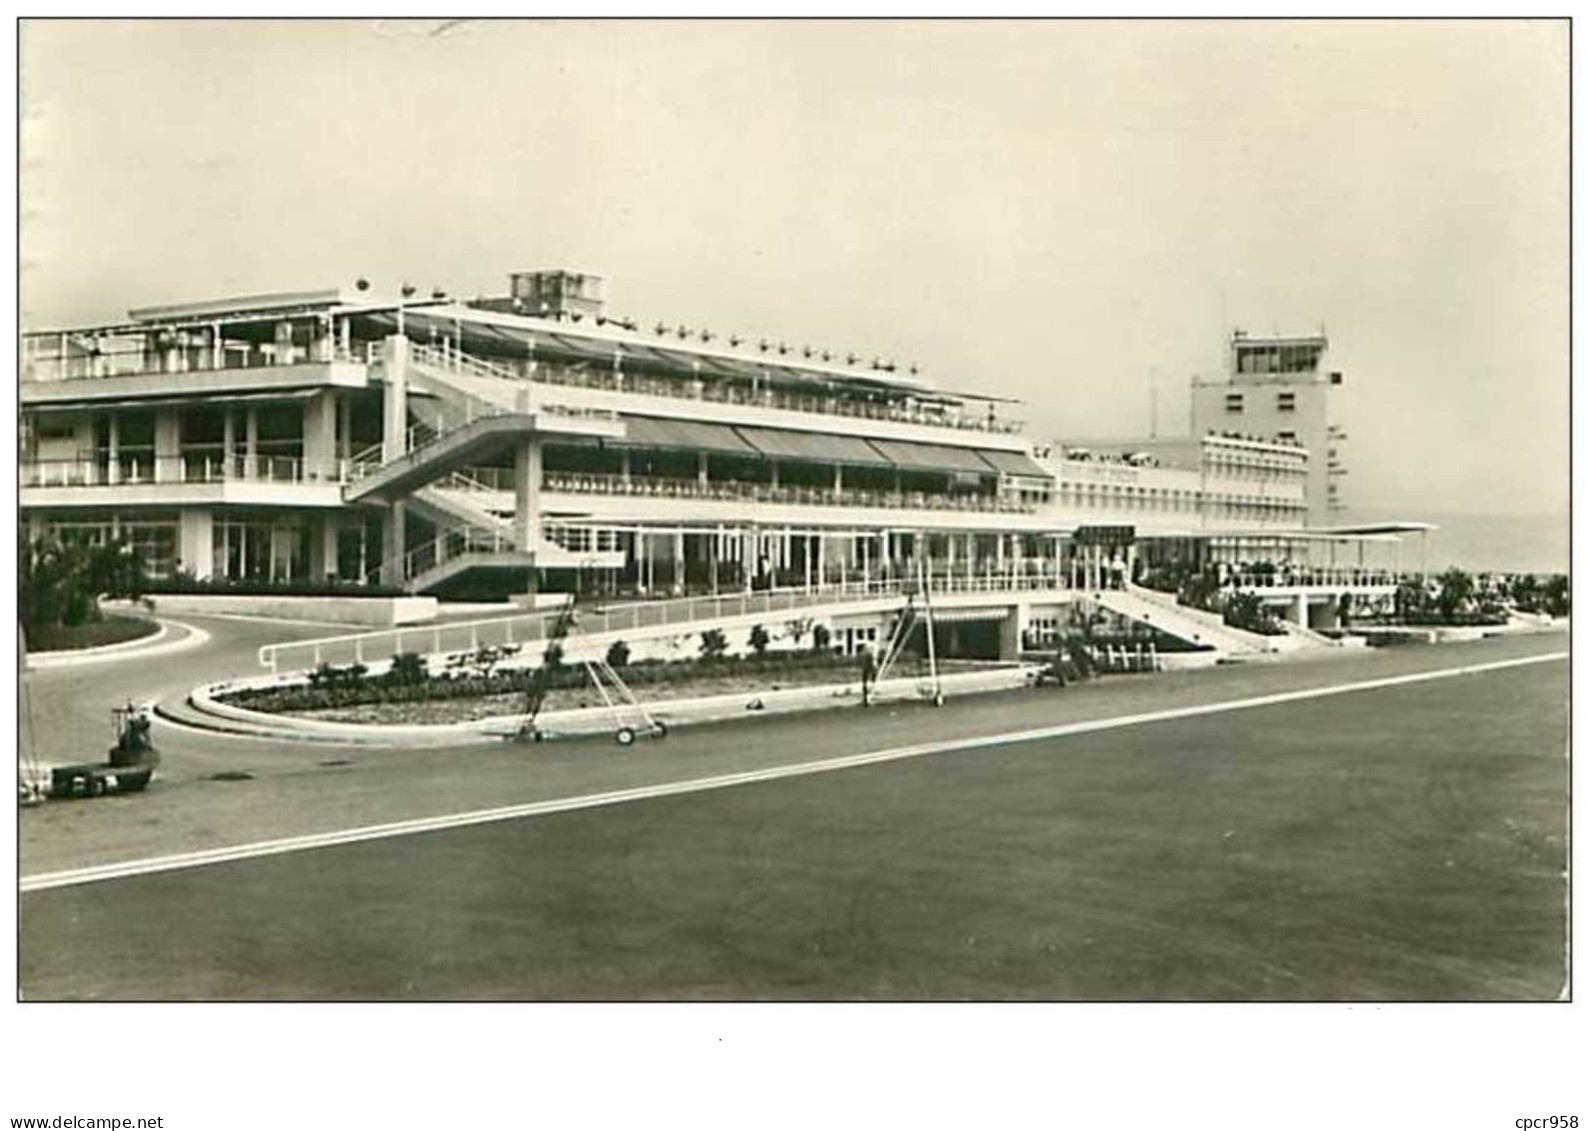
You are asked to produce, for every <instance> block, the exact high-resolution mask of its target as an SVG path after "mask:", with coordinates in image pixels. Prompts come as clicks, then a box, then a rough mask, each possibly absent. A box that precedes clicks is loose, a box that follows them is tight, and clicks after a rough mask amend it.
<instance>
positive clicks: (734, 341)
mask: <svg viewBox="0 0 1589 1131" xmlns="http://www.w3.org/2000/svg"><path fill="white" fill-rule="evenodd" d="M744 340H745V339H744V338H742V337H740V336H739V335H738V334H730V335H728V344H729V345H731V346H737V345H739V343H740V342H742V341H744Z"/></svg>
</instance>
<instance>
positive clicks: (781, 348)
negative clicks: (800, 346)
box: [778, 342, 789, 354]
mask: <svg viewBox="0 0 1589 1131" xmlns="http://www.w3.org/2000/svg"><path fill="white" fill-rule="evenodd" d="M778 352H779V353H781V354H783V353H788V352H789V345H788V343H787V342H779V343H778Z"/></svg>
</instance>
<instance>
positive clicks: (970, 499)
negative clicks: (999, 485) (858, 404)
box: [541, 472, 1037, 514]
mask: <svg viewBox="0 0 1589 1131" xmlns="http://www.w3.org/2000/svg"><path fill="white" fill-rule="evenodd" d="M541 489H542V490H543V491H562V492H568V493H571V494H583V495H638V496H645V497H651V498H666V499H723V500H733V501H748V502H757V503H783V504H789V505H811V506H835V507H882V508H886V509H889V510H931V511H977V512H983V513H999V514H1035V513H1036V511H1037V505H1036V504H1035V503H1029V502H1023V501H1022V500H1020V499H1012V498H1005V497H1001V496H993V495H932V494H927V493H926V492H922V491H861V490H850V489H841V490H833V489H832V488H825V487H785V486H779V487H774V486H772V485H771V484H763V483H744V482H736V481H717V482H706V483H702V482H701V481H700V480H699V479H660V478H650V477H634V476H631V477H630V478H628V479H625V478H624V477H623V476H621V475H608V474H583V473H564V472H552V473H549V474H547V475H545V476H543V477H542V480H541Z"/></svg>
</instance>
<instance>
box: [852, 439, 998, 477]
mask: <svg viewBox="0 0 1589 1131" xmlns="http://www.w3.org/2000/svg"><path fill="white" fill-rule="evenodd" d="M867 443H869V444H871V445H872V447H874V448H876V449H877V450H878V451H880V452H882V453H883V454H884V455H885V456H887V457H888V459H889V462H890V463H892V464H894V466H895V467H898V468H901V469H903V470H906V471H965V472H970V473H972V474H976V475H989V474H991V473H992V472H993V467H992V465H991V464H989V463H988V462H987V461H986V460H983V459H982V458H980V457H979V456H978V455H977V453H976V452H975V451H973V450H971V449H970V448H951V447H948V446H947V445H944V444H915V443H908V442H906V441H904V440H868V441H867Z"/></svg>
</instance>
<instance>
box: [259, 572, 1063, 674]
mask: <svg viewBox="0 0 1589 1131" xmlns="http://www.w3.org/2000/svg"><path fill="white" fill-rule="evenodd" d="M913 585H914V583H913V582H906V581H905V580H904V579H892V580H872V581H868V582H860V581H856V582H841V583H837V584H832V585H825V586H821V585H819V586H812V587H810V588H804V587H801V588H789V589H763V590H752V591H751V592H748V593H744V592H741V593H732V594H723V595H719V596H711V597H680V598H675V599H672V600H663V601H637V602H633V603H628V604H621V605H605V606H603V605H592V606H588V607H582V608H580V609H579V611H578V613H577V614H576V621H575V628H574V632H575V635H576V637H578V636H602V635H610V634H614V633H620V632H622V633H639V634H641V635H643V636H657V635H667V633H668V630H681V629H685V628H686V627H687V626H690V625H706V626H708V627H711V626H713V625H714V624H715V623H716V622H719V621H723V620H728V619H731V618H736V617H748V616H763V615H772V614H777V613H794V612H800V611H803V610H809V609H813V608H819V607H822V606H826V605H843V604H859V603H862V602H866V601H880V600H888V599H897V600H899V601H901V602H903V601H904V599H905V597H906V594H907V591H908V590H909V589H910V588H911V587H913ZM929 588H930V591H931V593H933V594H934V595H951V594H956V593H989V594H993V593H1010V592H1028V591H1034V590H1055V589H1060V588H1063V583H1062V580H1061V579H1060V578H1058V577H1055V576H1052V575H1034V576H1027V577H1019V576H981V577H977V576H970V577H938V578H934V579H933V580H932V581H931V582H930V585H929ZM559 612H560V610H559V609H558V608H551V609H540V610H536V611H534V612H524V613H518V614H515V615H513V616H506V617H492V618H489V619H485V620H475V621H460V622H456V623H452V624H428V625H417V626H414V627H410V628H390V629H380V630H377V631H375V632H358V633H350V634H348V635H343V636H328V637H322V638H320V639H317V640H294V641H287V642H283V643H280V644H267V645H265V646H264V647H263V648H261V649H260V650H259V662H260V665H261V666H262V667H265V668H269V669H270V670H271V671H298V670H302V669H306V668H315V667H319V666H320V665H321V664H322V663H325V664H352V663H362V664H369V663H377V662H380V661H384V660H389V659H391V658H392V657H393V656H395V655H397V654H399V653H401V652H421V653H425V654H430V655H435V654H445V653H449V652H464V651H470V652H477V651H479V650H480V649H482V648H502V647H510V648H511V647H514V646H524V645H528V644H536V643H539V642H542V641H545V640H547V639H548V633H549V631H550V630H551V629H552V626H553V623H554V622H555V621H556V620H557V617H558V615H559Z"/></svg>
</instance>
